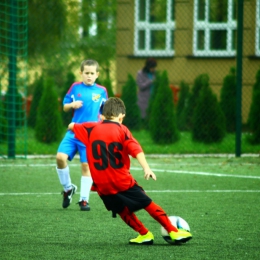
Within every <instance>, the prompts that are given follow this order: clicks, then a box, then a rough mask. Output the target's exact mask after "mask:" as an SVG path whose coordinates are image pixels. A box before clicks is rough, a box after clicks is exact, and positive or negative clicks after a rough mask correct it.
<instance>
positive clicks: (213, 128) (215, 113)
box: [192, 74, 225, 143]
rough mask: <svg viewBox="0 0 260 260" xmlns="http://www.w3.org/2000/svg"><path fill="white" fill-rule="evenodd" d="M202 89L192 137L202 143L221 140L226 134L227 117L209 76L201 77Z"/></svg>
mask: <svg viewBox="0 0 260 260" xmlns="http://www.w3.org/2000/svg"><path fill="white" fill-rule="evenodd" d="M200 80H201V83H200V84H201V91H200V94H199V98H198V102H197V105H196V108H195V111H194V116H193V129H192V138H193V140H194V141H198V142H202V143H216V142H221V141H222V139H223V138H224V136H225V117H224V114H223V112H222V110H221V108H220V105H219V103H218V101H217V97H216V95H215V94H214V93H213V92H212V90H211V88H210V87H209V77H208V75H206V74H204V75H203V76H202V77H200Z"/></svg>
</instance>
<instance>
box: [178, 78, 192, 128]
mask: <svg viewBox="0 0 260 260" xmlns="http://www.w3.org/2000/svg"><path fill="white" fill-rule="evenodd" d="M189 98H190V92H189V85H188V84H187V83H185V82H184V81H181V84H180V92H179V100H178V103H177V107H176V118H177V127H178V129H179V130H180V131H186V130H188V129H189V128H188V125H187V108H188V102H189Z"/></svg>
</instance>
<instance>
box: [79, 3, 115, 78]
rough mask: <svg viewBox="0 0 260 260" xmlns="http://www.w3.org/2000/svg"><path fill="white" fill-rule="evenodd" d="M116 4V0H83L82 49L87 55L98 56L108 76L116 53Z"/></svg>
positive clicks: (107, 76) (97, 58) (108, 76)
mask: <svg viewBox="0 0 260 260" xmlns="http://www.w3.org/2000/svg"><path fill="white" fill-rule="evenodd" d="M116 4H117V1H116V0H82V8H81V28H82V37H81V40H80V49H81V51H82V53H83V55H84V56H85V57H96V58H95V59H96V60H98V62H99V64H100V66H101V67H102V68H103V70H104V71H105V74H106V78H110V67H111V60H114V59H115V54H116V45H115V43H116V6H117V5H116ZM93 27H95V28H96V30H95V31H94V32H93V31H92V30H91V29H93Z"/></svg>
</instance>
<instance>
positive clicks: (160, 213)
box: [145, 202, 178, 233]
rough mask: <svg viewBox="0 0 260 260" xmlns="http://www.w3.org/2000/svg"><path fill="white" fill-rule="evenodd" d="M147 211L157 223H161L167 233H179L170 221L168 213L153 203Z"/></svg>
mask: <svg viewBox="0 0 260 260" xmlns="http://www.w3.org/2000/svg"><path fill="white" fill-rule="evenodd" d="M145 210H146V211H147V212H148V213H149V214H150V215H151V216H152V217H153V218H154V219H155V220H156V221H157V222H159V223H160V224H161V225H162V226H163V227H164V228H165V229H166V230H167V232H168V233H169V232H171V231H174V232H178V229H177V228H176V227H175V226H173V225H172V223H171V221H170V220H169V218H168V216H167V214H166V212H165V211H164V210H163V209H162V208H161V207H160V206H159V205H157V204H156V203H154V202H151V203H150V204H149V205H148V206H147V207H146V208H145Z"/></svg>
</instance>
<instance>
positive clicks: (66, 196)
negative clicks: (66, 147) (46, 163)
mask: <svg viewBox="0 0 260 260" xmlns="http://www.w3.org/2000/svg"><path fill="white" fill-rule="evenodd" d="M67 157H68V156H67V155H66V154H63V153H57V157H56V160H57V167H56V171H57V174H58V177H59V180H60V183H61V185H62V186H63V192H62V193H63V202H62V207H63V208H67V207H68V206H69V205H70V203H71V201H72V196H73V195H74V194H75V192H76V190H77V186H76V185H74V184H72V183H71V179H70V172H69V167H68V165H67Z"/></svg>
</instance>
